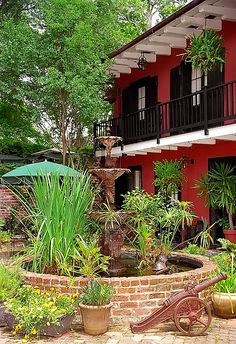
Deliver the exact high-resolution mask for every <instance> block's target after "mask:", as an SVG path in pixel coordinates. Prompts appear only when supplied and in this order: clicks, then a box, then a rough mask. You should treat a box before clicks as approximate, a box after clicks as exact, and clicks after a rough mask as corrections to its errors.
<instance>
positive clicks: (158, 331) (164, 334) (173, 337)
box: [0, 318, 236, 344]
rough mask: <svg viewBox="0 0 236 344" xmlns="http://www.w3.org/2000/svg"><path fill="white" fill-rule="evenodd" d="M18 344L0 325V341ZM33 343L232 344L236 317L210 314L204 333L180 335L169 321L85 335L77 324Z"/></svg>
mask: <svg viewBox="0 0 236 344" xmlns="http://www.w3.org/2000/svg"><path fill="white" fill-rule="evenodd" d="M18 343H19V344H20V343H21V339H19V338H15V337H13V336H12V335H11V333H10V332H9V331H7V330H6V329H5V328H0V344H18ZM34 343H37V344H50V343H55V344H95V343H96V344H155V343H160V344H221V343H222V344H236V319H231V320H225V319H217V318H213V321H212V324H211V326H210V327H209V329H208V331H207V334H206V335H203V336H200V337H191V338H189V337H184V336H182V335H180V334H179V333H178V332H177V330H176V328H175V326H174V324H172V323H171V322H169V323H166V324H161V325H159V326H158V327H156V328H154V329H151V330H149V331H147V332H145V333H141V334H132V333H131V331H130V329H129V327H128V325H123V326H121V325H111V326H110V329H109V331H108V332H107V333H106V334H104V335H102V336H96V337H93V336H89V335H86V334H85V333H84V332H83V330H82V328H81V326H80V325H77V326H75V327H74V329H73V331H71V332H69V333H67V334H66V335H64V336H62V337H61V338H57V339H55V338H53V339H52V338H48V339H46V338H44V339H41V340H38V341H34Z"/></svg>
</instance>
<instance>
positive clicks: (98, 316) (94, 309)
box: [79, 303, 112, 336]
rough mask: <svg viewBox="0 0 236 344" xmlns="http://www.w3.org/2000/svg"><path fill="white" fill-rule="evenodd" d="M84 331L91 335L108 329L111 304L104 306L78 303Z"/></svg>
mask: <svg viewBox="0 0 236 344" xmlns="http://www.w3.org/2000/svg"><path fill="white" fill-rule="evenodd" d="M79 306H80V311H81V315H82V320H83V325H84V331H85V332H86V333H87V334H91V335H93V336H96V335H99V334H103V333H105V332H106V331H107V330H108V326H109V321H110V315H111V307H112V304H111V303H110V304H108V305H105V306H87V305H84V304H82V303H80V305H79Z"/></svg>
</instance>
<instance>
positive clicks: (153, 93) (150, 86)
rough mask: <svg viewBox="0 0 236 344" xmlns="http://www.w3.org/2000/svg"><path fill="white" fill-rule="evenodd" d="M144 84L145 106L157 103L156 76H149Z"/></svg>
mask: <svg viewBox="0 0 236 344" xmlns="http://www.w3.org/2000/svg"><path fill="white" fill-rule="evenodd" d="M144 86H146V107H147V108H149V107H151V106H154V105H155V104H156V103H157V77H156V76H154V77H152V78H149V79H148V80H147V81H146V84H145V85H144Z"/></svg>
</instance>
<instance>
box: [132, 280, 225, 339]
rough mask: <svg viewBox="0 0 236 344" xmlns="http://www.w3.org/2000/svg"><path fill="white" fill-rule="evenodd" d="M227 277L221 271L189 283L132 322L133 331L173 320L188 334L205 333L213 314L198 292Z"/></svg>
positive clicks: (140, 330)
mask: <svg viewBox="0 0 236 344" xmlns="http://www.w3.org/2000/svg"><path fill="white" fill-rule="evenodd" d="M226 278H227V276H226V274H225V273H220V274H219V275H217V276H216V277H214V278H212V279H210V280H206V281H204V282H201V283H200V284H192V285H188V286H187V287H186V288H185V289H184V290H183V291H180V292H177V293H175V294H174V295H172V296H171V297H170V298H168V299H167V300H165V301H164V304H163V307H160V308H158V309H157V310H156V311H154V312H153V313H152V314H151V315H149V316H148V317H146V318H145V319H143V320H141V321H139V322H138V323H135V324H131V325H130V327H131V331H132V332H133V333H138V332H143V331H145V330H147V329H149V328H151V327H153V326H155V325H158V324H160V323H161V322H164V321H166V320H173V321H174V323H175V325H176V327H177V329H178V330H179V331H180V332H182V334H184V335H186V336H199V335H201V334H203V333H204V332H205V331H206V330H207V329H208V327H209V326H210V323H211V319H212V316H211V309H210V306H209V304H208V303H206V302H205V301H203V300H201V299H199V296H198V293H200V292H202V291H203V290H204V289H207V288H209V287H211V286H213V285H215V284H216V283H218V282H219V281H222V280H225V279H226Z"/></svg>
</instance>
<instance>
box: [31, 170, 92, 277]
mask: <svg viewBox="0 0 236 344" xmlns="http://www.w3.org/2000/svg"><path fill="white" fill-rule="evenodd" d="M32 200H33V202H34V204H33V206H31V207H30V213H31V215H30V216H31V218H32V222H33V228H34V231H33V233H31V234H30V239H31V245H30V247H29V249H28V255H29V256H31V258H32V270H33V271H34V272H41V273H42V272H43V273H56V274H66V275H70V274H71V273H72V272H73V270H74V256H75V251H76V250H75V248H76V240H77V238H78V237H79V236H83V235H84V234H85V232H86V229H87V226H88V218H87V211H88V210H89V209H90V207H91V206H92V203H93V193H92V190H91V184H90V177H89V175H88V174H87V173H86V172H81V173H80V176H79V177H69V176H65V177H63V178H61V177H60V176H59V175H45V176H42V177H37V179H36V178H35V180H34V182H33V187H32ZM27 207H28V208H29V204H27Z"/></svg>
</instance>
